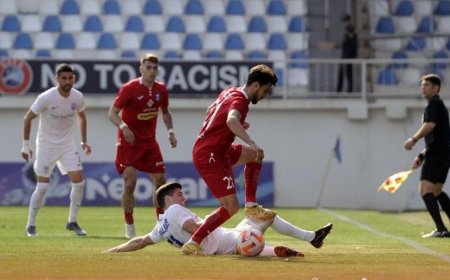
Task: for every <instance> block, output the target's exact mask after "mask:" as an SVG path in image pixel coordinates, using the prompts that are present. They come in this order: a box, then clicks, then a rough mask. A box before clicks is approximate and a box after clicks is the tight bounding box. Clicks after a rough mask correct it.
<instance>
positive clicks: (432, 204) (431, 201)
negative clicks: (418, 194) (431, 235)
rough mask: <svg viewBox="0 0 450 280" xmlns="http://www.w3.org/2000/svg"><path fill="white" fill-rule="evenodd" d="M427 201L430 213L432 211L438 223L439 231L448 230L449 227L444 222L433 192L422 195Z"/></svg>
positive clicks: (432, 215)
mask: <svg viewBox="0 0 450 280" xmlns="http://www.w3.org/2000/svg"><path fill="white" fill-rule="evenodd" d="M422 199H423V201H424V202H425V206H426V207H427V210H428V213H430V215H431V218H433V221H434V223H435V224H436V228H437V230H438V231H444V230H445V231H446V230H447V228H446V227H445V225H444V222H442V218H441V213H440V211H439V204H438V201H437V199H436V197H434V195H433V194H432V193H427V194H425V195H424V196H423V197H422Z"/></svg>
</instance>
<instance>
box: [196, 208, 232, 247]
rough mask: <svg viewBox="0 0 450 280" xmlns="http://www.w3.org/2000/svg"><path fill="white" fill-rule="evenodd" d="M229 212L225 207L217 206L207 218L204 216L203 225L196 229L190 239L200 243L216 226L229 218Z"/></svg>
mask: <svg viewBox="0 0 450 280" xmlns="http://www.w3.org/2000/svg"><path fill="white" fill-rule="evenodd" d="M230 217H231V216H230V213H228V211H227V209H225V207H219V208H217V209H216V211H214V212H213V213H212V214H211V215H209V217H208V218H206V220H205V222H204V223H203V225H201V226H200V227H199V228H198V229H197V231H195V233H194V234H193V235H192V237H191V239H192V241H194V242H196V243H197V244H200V243H202V241H203V239H204V238H205V237H206V236H207V235H208V234H209V233H211V232H213V231H214V230H215V229H216V228H218V227H219V226H221V225H222V224H223V223H225V222H226V221H227V220H228V219H229V218H230Z"/></svg>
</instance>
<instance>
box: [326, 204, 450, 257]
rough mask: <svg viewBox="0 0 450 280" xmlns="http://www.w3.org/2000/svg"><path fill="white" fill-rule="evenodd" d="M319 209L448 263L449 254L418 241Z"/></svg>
mask: <svg viewBox="0 0 450 280" xmlns="http://www.w3.org/2000/svg"><path fill="white" fill-rule="evenodd" d="M320 210H321V211H324V212H327V213H328V214H330V215H332V216H335V217H336V218H338V219H340V220H342V221H346V222H349V223H351V224H354V225H356V226H358V227H360V228H362V229H364V230H367V231H368V232H370V233H373V234H375V235H379V236H383V237H388V238H392V239H396V240H398V241H401V242H403V243H405V244H406V245H408V246H409V247H412V248H414V249H416V250H417V251H419V252H421V253H424V254H428V255H431V256H434V257H437V258H440V259H442V260H443V261H446V262H448V263H450V256H447V255H445V254H442V253H439V252H436V251H433V250H431V249H430V248H427V247H425V246H423V245H420V244H419V243H417V242H414V241H412V240H410V239H407V238H403V237H399V236H395V235H392V234H389V233H386V232H382V231H379V230H377V229H374V228H373V227H371V226H369V225H367V224H363V223H360V222H358V221H356V220H353V219H352V218H350V217H347V216H344V215H341V214H338V213H336V212H334V211H332V210H329V209H323V208H321V209H320Z"/></svg>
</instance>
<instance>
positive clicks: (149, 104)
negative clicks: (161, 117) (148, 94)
mask: <svg viewBox="0 0 450 280" xmlns="http://www.w3.org/2000/svg"><path fill="white" fill-rule="evenodd" d="M153 104H155V102H153V100H151V99H150V100H149V101H148V102H147V106H148V107H153Z"/></svg>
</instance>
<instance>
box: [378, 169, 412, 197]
mask: <svg viewBox="0 0 450 280" xmlns="http://www.w3.org/2000/svg"><path fill="white" fill-rule="evenodd" d="M412 172H413V171H412V169H411V170H408V171H401V172H398V173H395V174H394V175H392V176H391V177H389V178H387V179H386V180H385V181H384V182H383V184H381V186H380V187H379V188H378V191H381V190H382V189H384V190H385V191H387V192H390V193H395V191H396V190H397V189H398V188H400V186H401V185H402V184H403V183H404V182H405V181H406V179H408V177H409V175H411V173H412Z"/></svg>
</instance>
